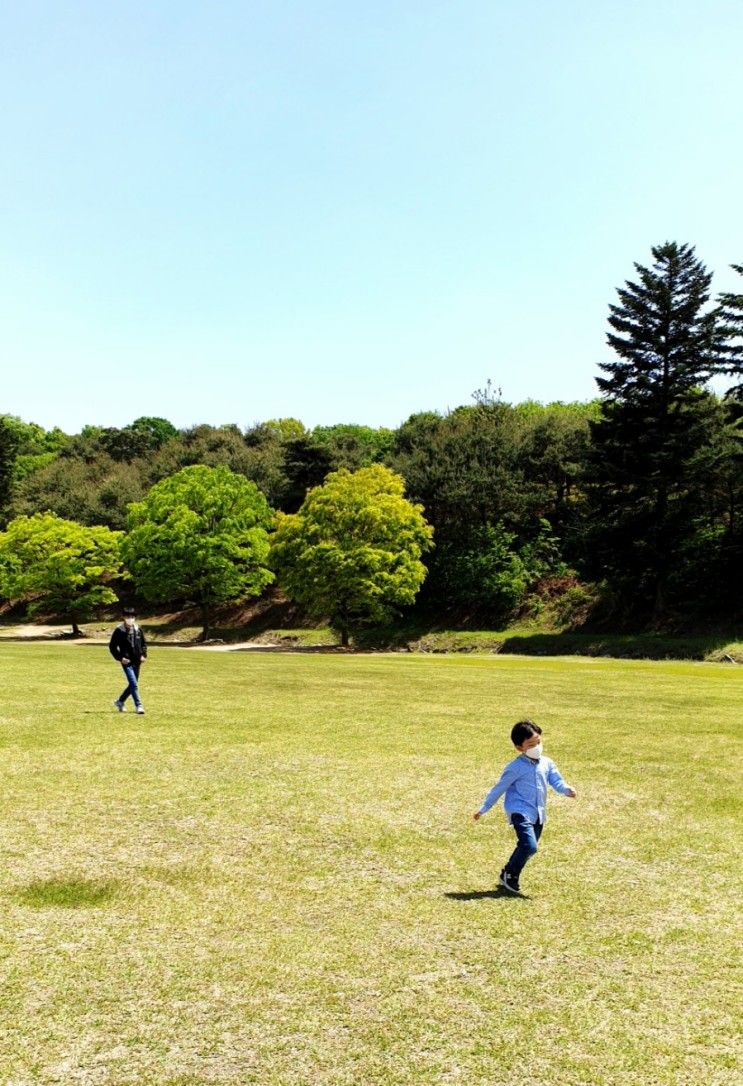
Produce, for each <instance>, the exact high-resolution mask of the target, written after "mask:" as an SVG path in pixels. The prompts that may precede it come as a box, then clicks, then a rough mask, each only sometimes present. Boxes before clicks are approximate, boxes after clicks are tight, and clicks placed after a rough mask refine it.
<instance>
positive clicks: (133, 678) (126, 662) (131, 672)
mask: <svg viewBox="0 0 743 1086" xmlns="http://www.w3.org/2000/svg"><path fill="white" fill-rule="evenodd" d="M121 617H122V620H123V621H122V622H121V623H120V625H118V626H117V627H116V629H115V630H114V632H113V633H112V634H111V640H110V641H109V644H108V650H109V652H110V653H111V655H112V656H113V658H114V660H118V661H119V663H120V664H121V666H122V667H123V669H124V674H125V675H126V680H127V687H126V689H125V690H124V692H123V694H121V695H120V696H119V697H118V698H116V700H115V701H114V705H115V706H116V708H117V709H118V710H119V712H120V713H125V712H126V706H125V705H124V702H125V701H126V699H127V698H128V697H129V695H130V694H131V696H132V698H133V699H134V704H135V706H136V711H137V713H138V714H139V715H140V716H144V705H143V704H142V702H141V700H140V697H139V669H140V667H141V665H142V662H143V661H144V660H146V659H147V642H146V641H145V636H144V634H143V633H142V631H141V630H140V628H139V626H138V625H137V612H136V611H135V610H134V608H133V607H124V608H123V609H122V612H121Z"/></svg>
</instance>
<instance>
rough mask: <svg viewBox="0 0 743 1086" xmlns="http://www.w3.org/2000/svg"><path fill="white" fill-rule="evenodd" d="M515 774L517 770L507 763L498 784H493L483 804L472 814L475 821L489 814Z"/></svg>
mask: <svg viewBox="0 0 743 1086" xmlns="http://www.w3.org/2000/svg"><path fill="white" fill-rule="evenodd" d="M514 776H515V771H514V770H513V769H512V768H511V766H508V765H507V766H506V768H505V769H504V770H503V772H502V773H501V777H500V780H499V781H498V782H497V784H494V785H493V787H492V788H491V789H490V791H489V792H488V794H487V795H486V796H485V799H484V800H483V801H482V806H481V807H480V810H479V811H475V813H474V815H473V816H472V817H473V818H474V820H475V822H479V820H480V818H481V817H482V816H483V815H484V814H487V812H488V811H489V810H490V808H491V807H492V806H493V804H494V803H497V802H498V800H499V799H500V797H501V796H502V795H503V793H504V792H505V791H506V789H507V788H508V786H509V784H511V782H512V780H513V778H514Z"/></svg>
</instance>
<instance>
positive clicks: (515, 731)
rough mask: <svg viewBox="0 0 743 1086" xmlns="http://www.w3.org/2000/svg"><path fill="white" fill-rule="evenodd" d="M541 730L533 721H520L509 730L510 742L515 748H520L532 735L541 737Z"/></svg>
mask: <svg viewBox="0 0 743 1086" xmlns="http://www.w3.org/2000/svg"><path fill="white" fill-rule="evenodd" d="M541 734H542V729H541V728H540V727H539V725H538V724H535V723H534V721H533V720H520V721H519V722H518V724H514V726H513V727H512V728H511V742H512V743H513V745H514V746H515V747H520V746H521V744H522V743H525V742H526V740H527V739H531V737H532V736H533V735H541Z"/></svg>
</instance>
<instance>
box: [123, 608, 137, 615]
mask: <svg viewBox="0 0 743 1086" xmlns="http://www.w3.org/2000/svg"><path fill="white" fill-rule="evenodd" d="M121 613H122V615H126V616H127V617H128V616H129V615H131V616H132V617H136V614H137V609H136V608H135V607H122V608H121Z"/></svg>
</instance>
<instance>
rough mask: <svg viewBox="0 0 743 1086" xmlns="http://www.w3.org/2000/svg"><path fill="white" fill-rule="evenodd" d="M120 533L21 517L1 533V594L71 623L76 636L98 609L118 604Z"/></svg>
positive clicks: (44, 516) (46, 517) (47, 516)
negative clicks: (115, 583) (115, 582)
mask: <svg viewBox="0 0 743 1086" xmlns="http://www.w3.org/2000/svg"><path fill="white" fill-rule="evenodd" d="M120 535H121V533H120V532H112V531H110V530H109V529H108V528H101V527H97V528H86V527H83V525H81V524H76V523H75V522H74V521H71V520H63V519H62V518H61V517H58V516H56V515H55V514H54V513H36V514H34V516H32V517H17V518H16V519H15V520H13V521H11V522H10V524H9V525H8V528H7V530H6V531H5V532H0V592H2V594H3V595H4V596H5V597H6V598H7V599H11V600H27V601H29V613H30V614H34V613H36V612H38V611H39V610H41V608H44V609H45V610H48V611H53V612H58V613H60V614H64V615H66V616H68V617H69V619H70V622H71V624H72V632H73V634H75V635H76V636H79V635H80V629H79V625H78V623H80V622H81V621H83V619H85V618H88V617H89V616H90V615H91V614H92V613H93V612H94V611H95V610H96V608H98V607H100V606H102V605H104V604H108V603H114V602H115V601H116V593H115V592H114V591H113V589H112V588H111V587H110V585H109V582H110V581H111V580H112V579H113V578H114V577H116V576H117V575H118V574H119V571H120V569H121V559H120V556H119V541H120Z"/></svg>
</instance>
